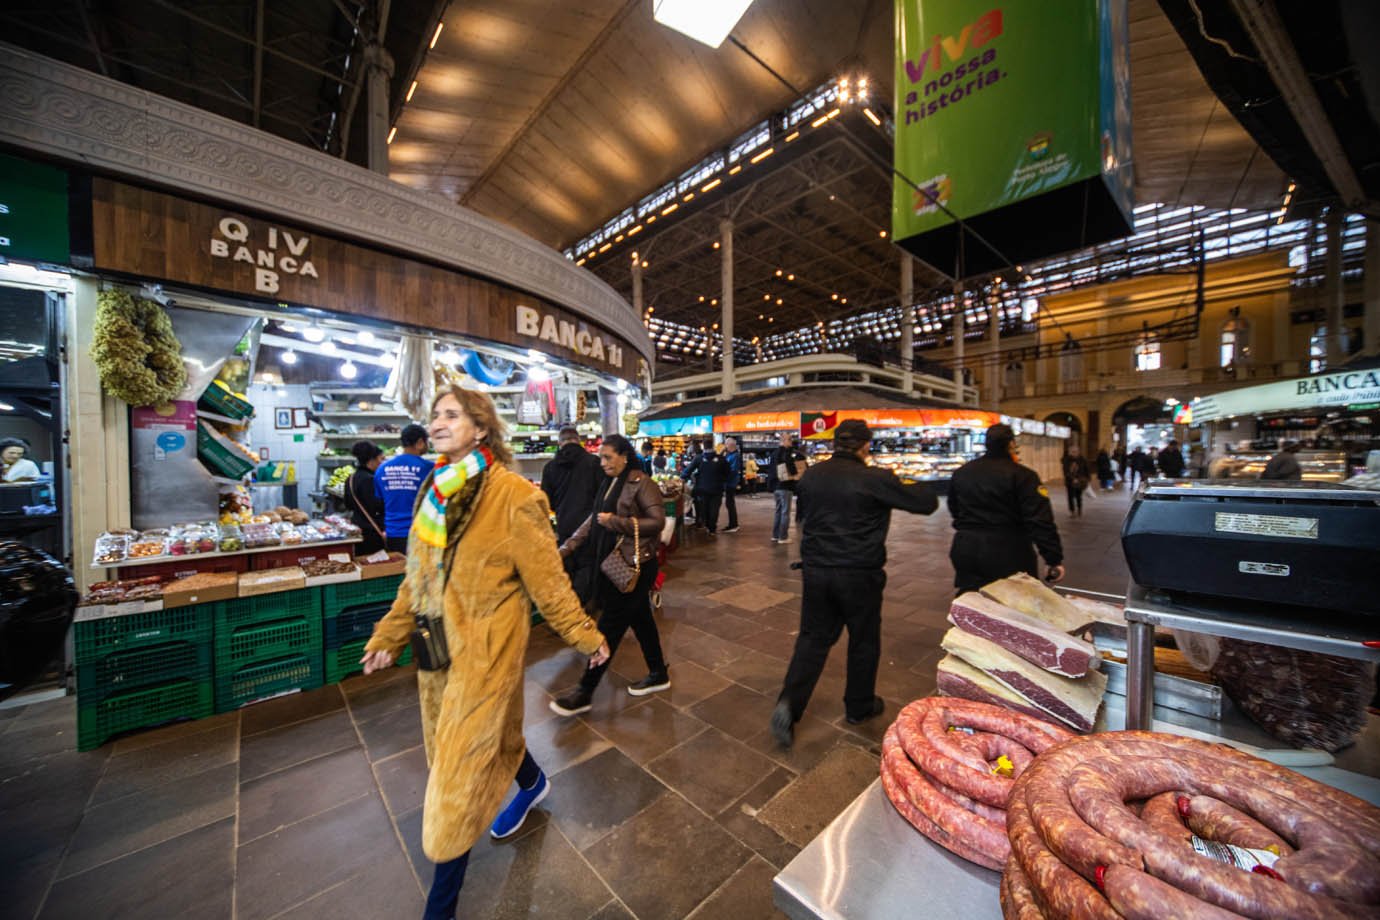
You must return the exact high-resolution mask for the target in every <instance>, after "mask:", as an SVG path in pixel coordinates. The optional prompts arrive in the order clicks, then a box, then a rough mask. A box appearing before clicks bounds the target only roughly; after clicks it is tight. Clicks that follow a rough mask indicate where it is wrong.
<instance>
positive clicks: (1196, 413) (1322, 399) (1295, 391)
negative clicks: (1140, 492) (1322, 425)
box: [1192, 368, 1380, 424]
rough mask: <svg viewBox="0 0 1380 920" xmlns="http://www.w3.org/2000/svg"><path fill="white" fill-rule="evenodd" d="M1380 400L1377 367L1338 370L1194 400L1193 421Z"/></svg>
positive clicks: (1378, 370) (1379, 381) (1339, 406)
mask: <svg viewBox="0 0 1380 920" xmlns="http://www.w3.org/2000/svg"><path fill="white" fill-rule="evenodd" d="M1376 401H1380V368H1358V369H1356V370H1349V369H1345V368H1344V369H1341V370H1338V371H1334V372H1332V373H1327V374H1315V375H1314V376H1312V377H1301V378H1299V379H1297V380H1279V381H1276V382H1275V383H1265V384H1261V385H1260V386H1254V387H1242V388H1241V389H1239V390H1228V391H1226V392H1225V393H1215V394H1213V395H1212V396H1203V397H1200V398H1198V399H1195V400H1194V401H1193V405H1192V421H1193V423H1194V424H1197V423H1199V422H1212V421H1216V420H1218V419H1224V418H1235V417H1237V416H1242V415H1260V414H1263V413H1267V412H1290V411H1294V410H1299V409H1319V408H1323V407H1328V406H1334V407H1337V408H1344V407H1346V406H1349V405H1352V404H1354V403H1368V402H1376Z"/></svg>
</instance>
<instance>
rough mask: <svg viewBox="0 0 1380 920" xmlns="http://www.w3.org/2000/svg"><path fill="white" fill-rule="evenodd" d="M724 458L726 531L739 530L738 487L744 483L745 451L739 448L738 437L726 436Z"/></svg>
mask: <svg viewBox="0 0 1380 920" xmlns="http://www.w3.org/2000/svg"><path fill="white" fill-rule="evenodd" d="M724 460H726V461H727V462H728V478H727V479H726V480H725V481H724V507H725V508H727V509H728V526H727V527H725V528H724V533H737V532H738V502H737V498H736V496H737V494H738V487H739V486H740V485H742V483H743V452H742V451H740V450H738V439H737V438H732V437H730V438H724Z"/></svg>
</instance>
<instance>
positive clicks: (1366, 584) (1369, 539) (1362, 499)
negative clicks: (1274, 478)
mask: <svg viewBox="0 0 1380 920" xmlns="http://www.w3.org/2000/svg"><path fill="white" fill-rule="evenodd" d="M1121 545H1122V549H1123V550H1124V551H1125V553H1126V562H1127V564H1128V565H1129V566H1130V569H1131V577H1132V578H1133V579H1134V580H1135V582H1136V583H1137V584H1140V585H1143V586H1145V587H1147V588H1158V589H1161V590H1164V591H1170V592H1175V591H1181V592H1188V593H1192V594H1206V595H1214V596H1217V597H1234V598H1241V599H1243V600H1253V601H1264V602H1267V603H1272V604H1291V605H1297V606H1302V607H1317V608H1325V609H1331V610H1344V611H1351V612H1356V613H1367V614H1380V491H1377V490H1373V489H1357V488H1353V487H1351V486H1347V485H1342V484H1340V483H1326V482H1261V481H1258V480H1252V481H1244V480H1232V479H1197V480H1152V481H1150V482H1149V483H1147V484H1146V485H1145V486H1144V487H1142V488H1141V490H1140V491H1139V492H1138V493H1137V494H1136V497H1135V501H1134V502H1133V503H1132V505H1131V510H1130V512H1129V513H1128V514H1127V516H1126V523H1125V524H1124V525H1123V526H1122V529H1121Z"/></svg>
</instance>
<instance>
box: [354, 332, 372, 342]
mask: <svg viewBox="0 0 1380 920" xmlns="http://www.w3.org/2000/svg"><path fill="white" fill-rule="evenodd" d="M355 338H356V339H358V340H359V344H361V345H372V344H374V334H373V333H372V332H370V331H369V330H368V329H361V330H360V332H359V335H357V336H355Z"/></svg>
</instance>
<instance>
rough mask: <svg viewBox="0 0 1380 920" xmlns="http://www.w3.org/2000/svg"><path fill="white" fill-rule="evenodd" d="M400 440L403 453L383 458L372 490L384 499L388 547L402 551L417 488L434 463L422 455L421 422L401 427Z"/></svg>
mask: <svg viewBox="0 0 1380 920" xmlns="http://www.w3.org/2000/svg"><path fill="white" fill-rule="evenodd" d="M401 440H402V453H400V454H398V455H397V456H395V457H390V458H389V459H387V460H385V461H384V462H383V463H382V464H380V465H379V468H378V469H377V470H375V471H374V491H375V492H377V493H378V497H379V499H380V500H381V501H382V502H383V532H384V535H385V537H386V538H387V543H388V549H389V550H390V551H392V552H399V553H405V552H407V533H408V531H409V530H411V529H412V510H413V508H414V507H415V506H416V504H417V492H418V491H419V490H420V489H421V488H422V482H423V480H425V479H426V477H427V474H428V473H430V472H431V470H432V468H433V467H434V466H435V465H436V464H435V463H433V462H431V461H430V460H423V459H422V454H424V453H426V449H427V440H426V429H425V428H423V427H422V426H421V425H415V424H414V425H408V426H407V427H406V428H404V429H403V430H402V436H401Z"/></svg>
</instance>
